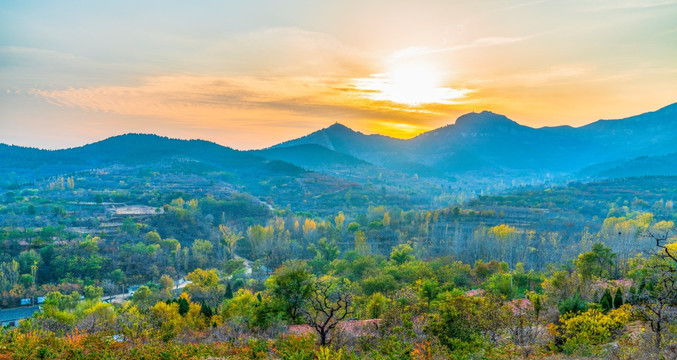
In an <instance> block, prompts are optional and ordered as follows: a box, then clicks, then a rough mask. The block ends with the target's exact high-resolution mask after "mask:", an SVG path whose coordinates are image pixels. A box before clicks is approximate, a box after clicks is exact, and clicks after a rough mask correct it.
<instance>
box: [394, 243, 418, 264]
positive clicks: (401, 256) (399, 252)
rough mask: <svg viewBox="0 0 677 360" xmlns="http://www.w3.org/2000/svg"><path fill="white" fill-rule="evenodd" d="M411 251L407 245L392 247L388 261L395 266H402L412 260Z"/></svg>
mask: <svg viewBox="0 0 677 360" xmlns="http://www.w3.org/2000/svg"><path fill="white" fill-rule="evenodd" d="M413 251H414V249H412V248H411V246H410V245H409V244H400V245H397V246H395V247H393V249H392V251H391V252H390V259H391V260H392V261H394V262H395V263H396V264H398V265H402V264H404V263H405V262H407V261H409V260H411V259H412V258H413V256H411V253H412V252H413Z"/></svg>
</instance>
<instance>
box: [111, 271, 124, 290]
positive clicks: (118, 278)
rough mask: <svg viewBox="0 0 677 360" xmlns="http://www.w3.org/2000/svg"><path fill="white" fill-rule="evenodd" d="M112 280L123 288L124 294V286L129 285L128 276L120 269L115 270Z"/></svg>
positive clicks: (112, 273)
mask: <svg viewBox="0 0 677 360" xmlns="http://www.w3.org/2000/svg"><path fill="white" fill-rule="evenodd" d="M110 279H111V280H112V281H113V282H114V283H116V284H117V285H118V286H122V292H125V288H124V284H125V283H127V276H125V273H124V272H122V270H120V269H115V270H113V272H111V273H110Z"/></svg>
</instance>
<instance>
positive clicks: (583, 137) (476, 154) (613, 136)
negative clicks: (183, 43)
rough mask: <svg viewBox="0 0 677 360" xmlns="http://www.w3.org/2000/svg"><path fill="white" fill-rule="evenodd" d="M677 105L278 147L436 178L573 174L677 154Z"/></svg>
mask: <svg viewBox="0 0 677 360" xmlns="http://www.w3.org/2000/svg"><path fill="white" fill-rule="evenodd" d="M676 140H677V103H675V104H672V105H669V106H666V107H664V108H662V109H660V110H657V111H653V112H649V113H645V114H641V115H637V116H632V117H629V118H625V119H618V120H599V121H596V122H593V123H591V124H589V125H586V126H583V127H580V128H573V127H570V126H557V127H543V128H532V127H529V126H525V125H520V124H518V123H517V122H515V121H513V120H511V119H509V118H507V117H506V116H504V115H500V114H495V113H492V112H489V111H483V112H480V113H474V112H473V113H469V114H465V115H463V116H461V117H459V118H458V119H457V120H456V121H455V122H454V123H453V124H450V125H447V126H444V127H441V128H438V129H435V130H432V131H429V132H426V133H423V134H420V135H418V136H416V137H414V138H412V139H409V140H399V139H393V138H389V137H386V136H382V135H365V134H362V133H360V132H356V131H353V130H351V129H349V128H347V127H345V126H344V125H341V124H334V125H332V126H330V127H328V128H326V129H322V130H318V131H316V132H313V133H311V134H309V135H307V136H304V137H301V138H298V139H295V140H291V141H287V142H284V143H281V144H278V145H276V146H274V147H273V148H284V147H289V146H298V145H300V144H318V145H322V146H325V147H327V148H329V149H332V150H334V151H337V152H341V153H344V154H349V155H351V156H353V157H355V158H358V159H362V160H365V161H369V162H371V163H373V164H376V165H379V166H383V167H386V168H389V169H392V170H398V171H406V170H410V171H411V170H412V169H417V170H423V171H422V172H423V173H424V174H425V175H428V176H439V177H449V176H454V175H457V174H468V173H472V174H479V176H483V177H486V176H501V175H508V176H526V177H532V178H533V177H536V178H539V177H541V178H542V177H544V176H545V177H547V176H551V175H562V176H571V175H572V174H582V173H577V172H578V171H579V170H581V169H584V168H587V167H590V166H592V165H594V164H600V163H608V162H614V161H621V160H624V161H627V160H629V159H632V158H637V157H640V156H658V155H663V154H667V153H672V152H677V141H676Z"/></svg>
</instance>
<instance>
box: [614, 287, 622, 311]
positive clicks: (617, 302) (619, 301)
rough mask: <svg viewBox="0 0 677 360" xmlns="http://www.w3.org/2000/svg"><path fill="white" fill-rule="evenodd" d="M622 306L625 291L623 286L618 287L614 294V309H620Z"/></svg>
mask: <svg viewBox="0 0 677 360" xmlns="http://www.w3.org/2000/svg"><path fill="white" fill-rule="evenodd" d="M621 306H623V291H622V290H621V288H617V289H616V293H615V294H614V309H618V308H620V307H621Z"/></svg>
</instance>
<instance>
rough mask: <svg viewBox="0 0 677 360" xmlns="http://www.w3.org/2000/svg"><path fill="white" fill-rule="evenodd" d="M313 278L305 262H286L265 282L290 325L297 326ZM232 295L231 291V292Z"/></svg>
mask: <svg viewBox="0 0 677 360" xmlns="http://www.w3.org/2000/svg"><path fill="white" fill-rule="evenodd" d="M312 280H313V276H312V274H311V273H310V271H308V267H307V266H306V263H305V262H301V261H294V260H292V261H288V262H286V263H284V264H283V265H282V266H281V267H279V268H278V269H277V270H275V273H274V274H273V275H272V276H271V277H270V278H269V279H268V280H267V281H266V286H267V287H268V288H269V289H270V291H271V293H272V294H273V297H274V298H275V300H276V301H278V302H279V303H281V304H283V306H284V309H285V312H286V314H287V316H288V317H289V319H290V320H291V323H293V324H297V323H298V322H299V319H300V315H301V310H302V309H303V305H304V304H305V303H306V301H307V300H308V298H309V297H310V295H311V293H312V291H313V288H312V286H313V283H312ZM231 293H232V291H231Z"/></svg>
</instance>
